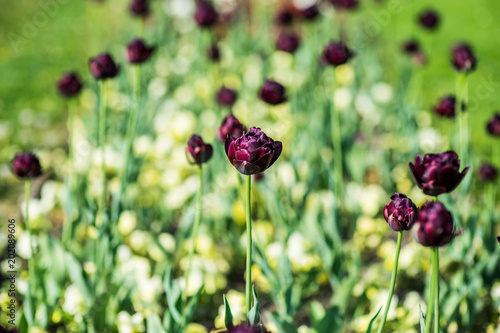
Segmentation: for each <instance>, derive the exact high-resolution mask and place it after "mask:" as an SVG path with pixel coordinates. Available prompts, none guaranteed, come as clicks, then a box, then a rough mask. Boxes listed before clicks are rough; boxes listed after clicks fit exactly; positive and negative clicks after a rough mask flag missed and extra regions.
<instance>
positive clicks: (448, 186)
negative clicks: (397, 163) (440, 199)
mask: <svg viewBox="0 0 500 333" xmlns="http://www.w3.org/2000/svg"><path fill="white" fill-rule="evenodd" d="M409 165H410V170H411V173H412V175H413V179H415V182H416V183H417V186H418V187H419V188H420V189H422V191H423V192H424V193H425V194H427V195H431V196H438V195H440V194H443V193H448V192H451V191H453V190H454V189H455V188H456V187H457V186H458V185H459V184H460V182H461V181H462V179H463V178H464V177H465V175H466V174H467V171H469V167H466V168H465V169H463V170H462V172H459V168H460V160H459V159H458V155H457V153H455V152H454V151H451V150H450V151H447V152H444V153H441V154H426V155H425V156H424V158H422V156H421V155H420V154H418V155H417V157H416V158H415V164H413V163H410V164H409Z"/></svg>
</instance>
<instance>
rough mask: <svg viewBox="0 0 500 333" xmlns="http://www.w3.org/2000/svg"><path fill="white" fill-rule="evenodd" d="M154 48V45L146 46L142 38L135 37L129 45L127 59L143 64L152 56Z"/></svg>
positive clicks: (133, 62)
mask: <svg viewBox="0 0 500 333" xmlns="http://www.w3.org/2000/svg"><path fill="white" fill-rule="evenodd" d="M154 49H155V47H154V46H146V44H145V43H144V41H143V40H142V39H134V40H133V41H131V42H130V43H129V44H128V45H127V52H126V56H127V60H128V62H130V63H132V64H141V63H143V62H145V61H146V60H148V59H149V58H150V57H151V54H153V51H154Z"/></svg>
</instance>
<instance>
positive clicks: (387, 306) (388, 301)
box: [378, 231, 403, 333]
mask: <svg viewBox="0 0 500 333" xmlns="http://www.w3.org/2000/svg"><path fill="white" fill-rule="evenodd" d="M402 239H403V232H402V231H400V232H399V233H398V244H397V245H396V256H395V257H394V267H393V269H392V276H391V286H390V288H389V296H387V303H386V305H385V311H384V316H383V317H382V322H381V323H380V326H379V327H378V333H382V330H383V329H384V325H385V321H386V319H387V314H388V313H389V307H390V306H391V301H392V294H393V293H394V286H395V285H396V275H397V273H398V261H399V252H400V251H401V240H402Z"/></svg>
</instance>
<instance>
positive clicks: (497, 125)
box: [486, 112, 500, 136]
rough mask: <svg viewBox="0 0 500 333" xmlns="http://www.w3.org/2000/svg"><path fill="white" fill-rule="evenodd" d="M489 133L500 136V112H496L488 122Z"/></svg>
mask: <svg viewBox="0 0 500 333" xmlns="http://www.w3.org/2000/svg"><path fill="white" fill-rule="evenodd" d="M486 129H487V130H488V133H490V134H491V135H493V136H500V113H498V112H497V113H495V114H494V115H493V117H492V118H491V120H490V121H489V122H488V124H486Z"/></svg>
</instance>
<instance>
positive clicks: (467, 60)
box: [452, 44, 477, 73]
mask: <svg viewBox="0 0 500 333" xmlns="http://www.w3.org/2000/svg"><path fill="white" fill-rule="evenodd" d="M452 64H453V67H455V69H456V70H457V71H459V72H463V73H468V72H470V71H473V70H474V69H476V65H477V58H476V56H475V54H474V53H473V52H472V49H471V48H470V46H469V45H467V44H457V45H455V47H454V48H453V50H452Z"/></svg>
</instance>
